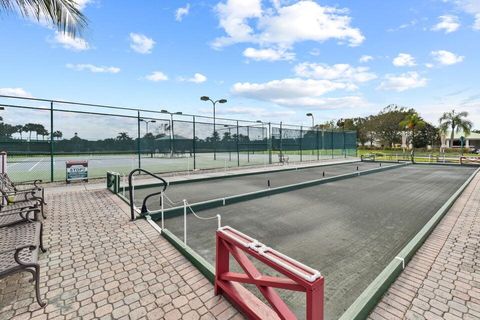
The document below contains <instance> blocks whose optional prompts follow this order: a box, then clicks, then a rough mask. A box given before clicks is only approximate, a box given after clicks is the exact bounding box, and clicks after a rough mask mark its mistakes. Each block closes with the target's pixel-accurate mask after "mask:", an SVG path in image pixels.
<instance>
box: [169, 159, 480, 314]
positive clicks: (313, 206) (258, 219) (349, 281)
mask: <svg viewBox="0 0 480 320" xmlns="http://www.w3.org/2000/svg"><path fill="white" fill-rule="evenodd" d="M362 165H363V164H362ZM376 165H377V166H378V164H376ZM336 167H337V168H338V169H339V171H342V170H351V168H352V167H353V166H352V165H350V167H349V166H348V165H341V166H336ZM355 169H356V165H355ZM322 170H323V169H319V171H322ZM332 170H333V169H332ZM474 170H475V169H474V168H470V167H452V166H426V165H410V166H405V167H399V168H392V169H390V170H386V171H383V172H378V173H374V174H370V175H365V176H360V177H354V178H350V179H345V180H339V181H334V182H329V183H326V184H322V185H318V186H314V187H309V188H303V189H299V190H296V191H291V192H286V193H281V194H277V195H273V196H268V197H263V198H259V199H255V200H248V201H244V202H240V203H237V204H231V205H227V206H224V207H219V208H215V209H209V210H204V211H200V212H198V213H197V214H198V215H199V216H201V217H214V216H215V215H217V214H220V215H221V217H222V225H229V226H232V227H234V228H236V229H238V230H240V231H242V232H244V233H246V234H248V235H250V236H252V237H254V238H256V239H258V240H259V241H261V242H263V243H265V244H266V245H268V246H270V247H272V248H274V249H276V250H279V251H280V252H282V253H284V254H286V255H288V256H290V257H292V258H294V259H297V260H299V261H301V262H303V263H305V264H307V265H309V266H311V267H313V268H316V269H318V270H319V271H320V272H322V274H323V275H324V276H325V279H326V282H325V283H326V288H325V303H326V309H325V318H326V319H337V318H338V317H339V316H340V315H341V314H342V313H343V312H344V311H345V310H346V309H347V308H348V307H349V306H350V305H351V304H352V303H353V301H354V300H355V299H356V298H357V297H358V296H359V295H360V293H361V292H362V291H363V290H364V289H365V288H366V287H367V286H368V285H369V284H370V283H371V282H372V281H373V279H374V278H375V277H376V276H377V275H378V274H379V273H380V272H381V270H383V268H384V267H385V266H386V265H387V264H388V263H389V262H390V261H391V260H392V259H393V258H394V257H395V256H396V255H397V254H398V252H399V251H400V250H401V248H403V247H404V245H405V244H406V243H407V242H408V241H409V240H410V239H411V238H412V237H413V236H414V235H415V234H416V233H417V232H418V231H419V230H420V229H421V228H422V227H423V226H424V224H425V223H426V222H427V221H428V220H429V219H430V218H431V217H432V216H433V215H434V214H435V212H437V210H438V209H439V208H440V207H441V206H442V205H443V204H444V203H445V201H446V200H447V199H448V198H449V197H450V196H451V195H452V194H453V193H454V192H455V191H456V190H457V189H458V188H459V187H460V186H461V185H462V184H463V183H464V182H465V181H466V179H467V178H468V177H469V176H470V175H471V174H472V173H473V172H474ZM312 178H314V177H313V176H312ZM274 179H275V177H274ZM214 183H217V184H224V183H225V182H222V181H218V180H216V181H215V182H214ZM257 183H259V182H258V181H257ZM192 185H193V184H192ZM192 185H190V186H189V185H183V186H182V185H178V186H176V187H175V189H174V188H171V189H168V191H170V192H172V191H173V190H175V192H174V193H173V194H172V195H171V196H172V197H175V198H181V196H180V195H187V194H191V191H192V190H196V191H197V196H198V198H201V197H202V195H205V198H208V197H211V196H215V194H213V193H210V192H209V191H208V188H205V187H204V186H203V185H202V184H198V187H197V188H195V187H192ZM242 185H246V186H251V185H250V184H249V183H248V182H247V181H244V182H242ZM252 185H254V186H255V184H254V183H253V182H252ZM182 187H185V188H186V189H185V190H182ZM255 187H257V186H255ZM177 193H178V196H177ZM183 223H184V221H183V217H182V216H180V217H175V218H170V219H167V220H166V221H165V226H166V228H167V229H169V230H170V231H171V232H173V233H174V234H175V235H177V236H178V237H179V238H180V239H183V232H184V228H183ZM216 227H217V225H216V220H210V221H202V220H198V219H197V218H196V217H194V216H193V215H191V214H189V215H188V217H187V230H188V243H187V244H188V245H189V246H190V247H192V248H193V249H194V250H195V251H197V252H198V253H199V254H200V255H202V256H203V257H204V258H205V259H207V261H209V262H210V263H212V264H214V254H215V230H216ZM281 294H284V293H281ZM284 296H285V298H286V299H287V300H288V302H289V304H290V305H291V306H292V307H293V309H294V310H302V308H303V307H302V306H303V304H304V301H303V300H302V299H301V298H299V296H298V295H295V294H284Z"/></svg>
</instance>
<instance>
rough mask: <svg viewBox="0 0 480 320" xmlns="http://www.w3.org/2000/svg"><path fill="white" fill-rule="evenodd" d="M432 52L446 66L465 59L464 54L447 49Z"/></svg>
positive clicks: (436, 59)
mask: <svg viewBox="0 0 480 320" xmlns="http://www.w3.org/2000/svg"><path fill="white" fill-rule="evenodd" d="M431 54H432V56H433V58H434V59H435V61H437V62H438V63H439V64H441V65H445V66H449V65H453V64H457V63H460V62H462V61H463V60H464V59H465V57H464V56H459V55H456V54H455V53H453V52H450V51H447V50H438V51H432V52H431Z"/></svg>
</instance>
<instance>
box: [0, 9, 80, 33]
mask: <svg viewBox="0 0 480 320" xmlns="http://www.w3.org/2000/svg"><path fill="white" fill-rule="evenodd" d="M2 11H12V12H19V13H20V14H21V15H22V16H24V17H33V18H35V19H36V20H38V21H44V20H47V21H49V22H51V23H53V24H54V25H55V26H56V27H57V29H58V30H61V31H62V32H64V33H67V34H69V35H71V36H73V37H75V36H76V34H78V33H80V31H81V30H82V29H83V28H85V27H86V26H87V19H86V17H85V16H84V15H83V14H82V12H81V11H80V10H79V9H78V5H77V0H0V12H2Z"/></svg>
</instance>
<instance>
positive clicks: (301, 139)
mask: <svg viewBox="0 0 480 320" xmlns="http://www.w3.org/2000/svg"><path fill="white" fill-rule="evenodd" d="M302 142H303V126H300V162H302V160H303V146H302Z"/></svg>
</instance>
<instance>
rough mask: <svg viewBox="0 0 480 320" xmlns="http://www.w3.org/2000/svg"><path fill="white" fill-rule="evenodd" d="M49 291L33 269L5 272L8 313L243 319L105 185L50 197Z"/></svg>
mask: <svg viewBox="0 0 480 320" xmlns="http://www.w3.org/2000/svg"><path fill="white" fill-rule="evenodd" d="M48 202H49V205H48V207H47V212H48V220H46V221H45V232H44V233H45V235H44V239H45V244H46V246H47V248H48V252H47V253H45V254H42V255H41V258H40V264H41V292H42V297H44V299H45V300H47V302H48V305H47V306H46V307H45V308H44V309H42V308H40V307H39V306H38V304H37V303H36V302H35V299H34V286H33V284H31V283H29V282H28V280H29V276H28V275H27V274H25V275H14V276H10V277H7V278H4V279H1V280H0V320H4V319H74V318H82V319H87V320H88V319H93V318H95V319H112V318H114V319H214V318H221V319H233V318H234V319H239V318H242V317H241V316H240V315H239V314H238V312H237V311H236V310H235V309H234V308H233V307H232V306H231V305H230V304H229V303H228V302H227V301H226V300H225V299H224V298H222V297H215V296H214V295H213V286H212V285H211V284H210V283H209V282H208V281H206V279H205V278H204V277H203V276H202V275H201V274H200V273H199V271H198V270H197V269H196V268H195V267H194V266H193V265H192V264H191V263H190V262H189V261H188V260H186V259H185V258H184V257H183V256H182V255H181V254H180V253H179V252H178V251H177V250H175V248H173V247H172V246H171V245H170V244H169V243H168V242H167V241H166V240H165V239H164V238H163V237H161V236H160V235H159V234H158V233H157V231H155V230H154V229H153V228H152V227H151V226H150V225H149V224H148V223H147V222H146V221H144V220H138V221H135V222H131V221H129V216H128V207H127V206H126V205H125V204H124V203H123V202H121V201H120V200H119V199H118V198H117V197H116V196H114V195H112V194H110V193H109V192H108V191H105V190H95V191H85V190H83V191H68V192H67V191H66V192H55V193H54V194H53V195H51V196H50V197H48Z"/></svg>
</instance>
